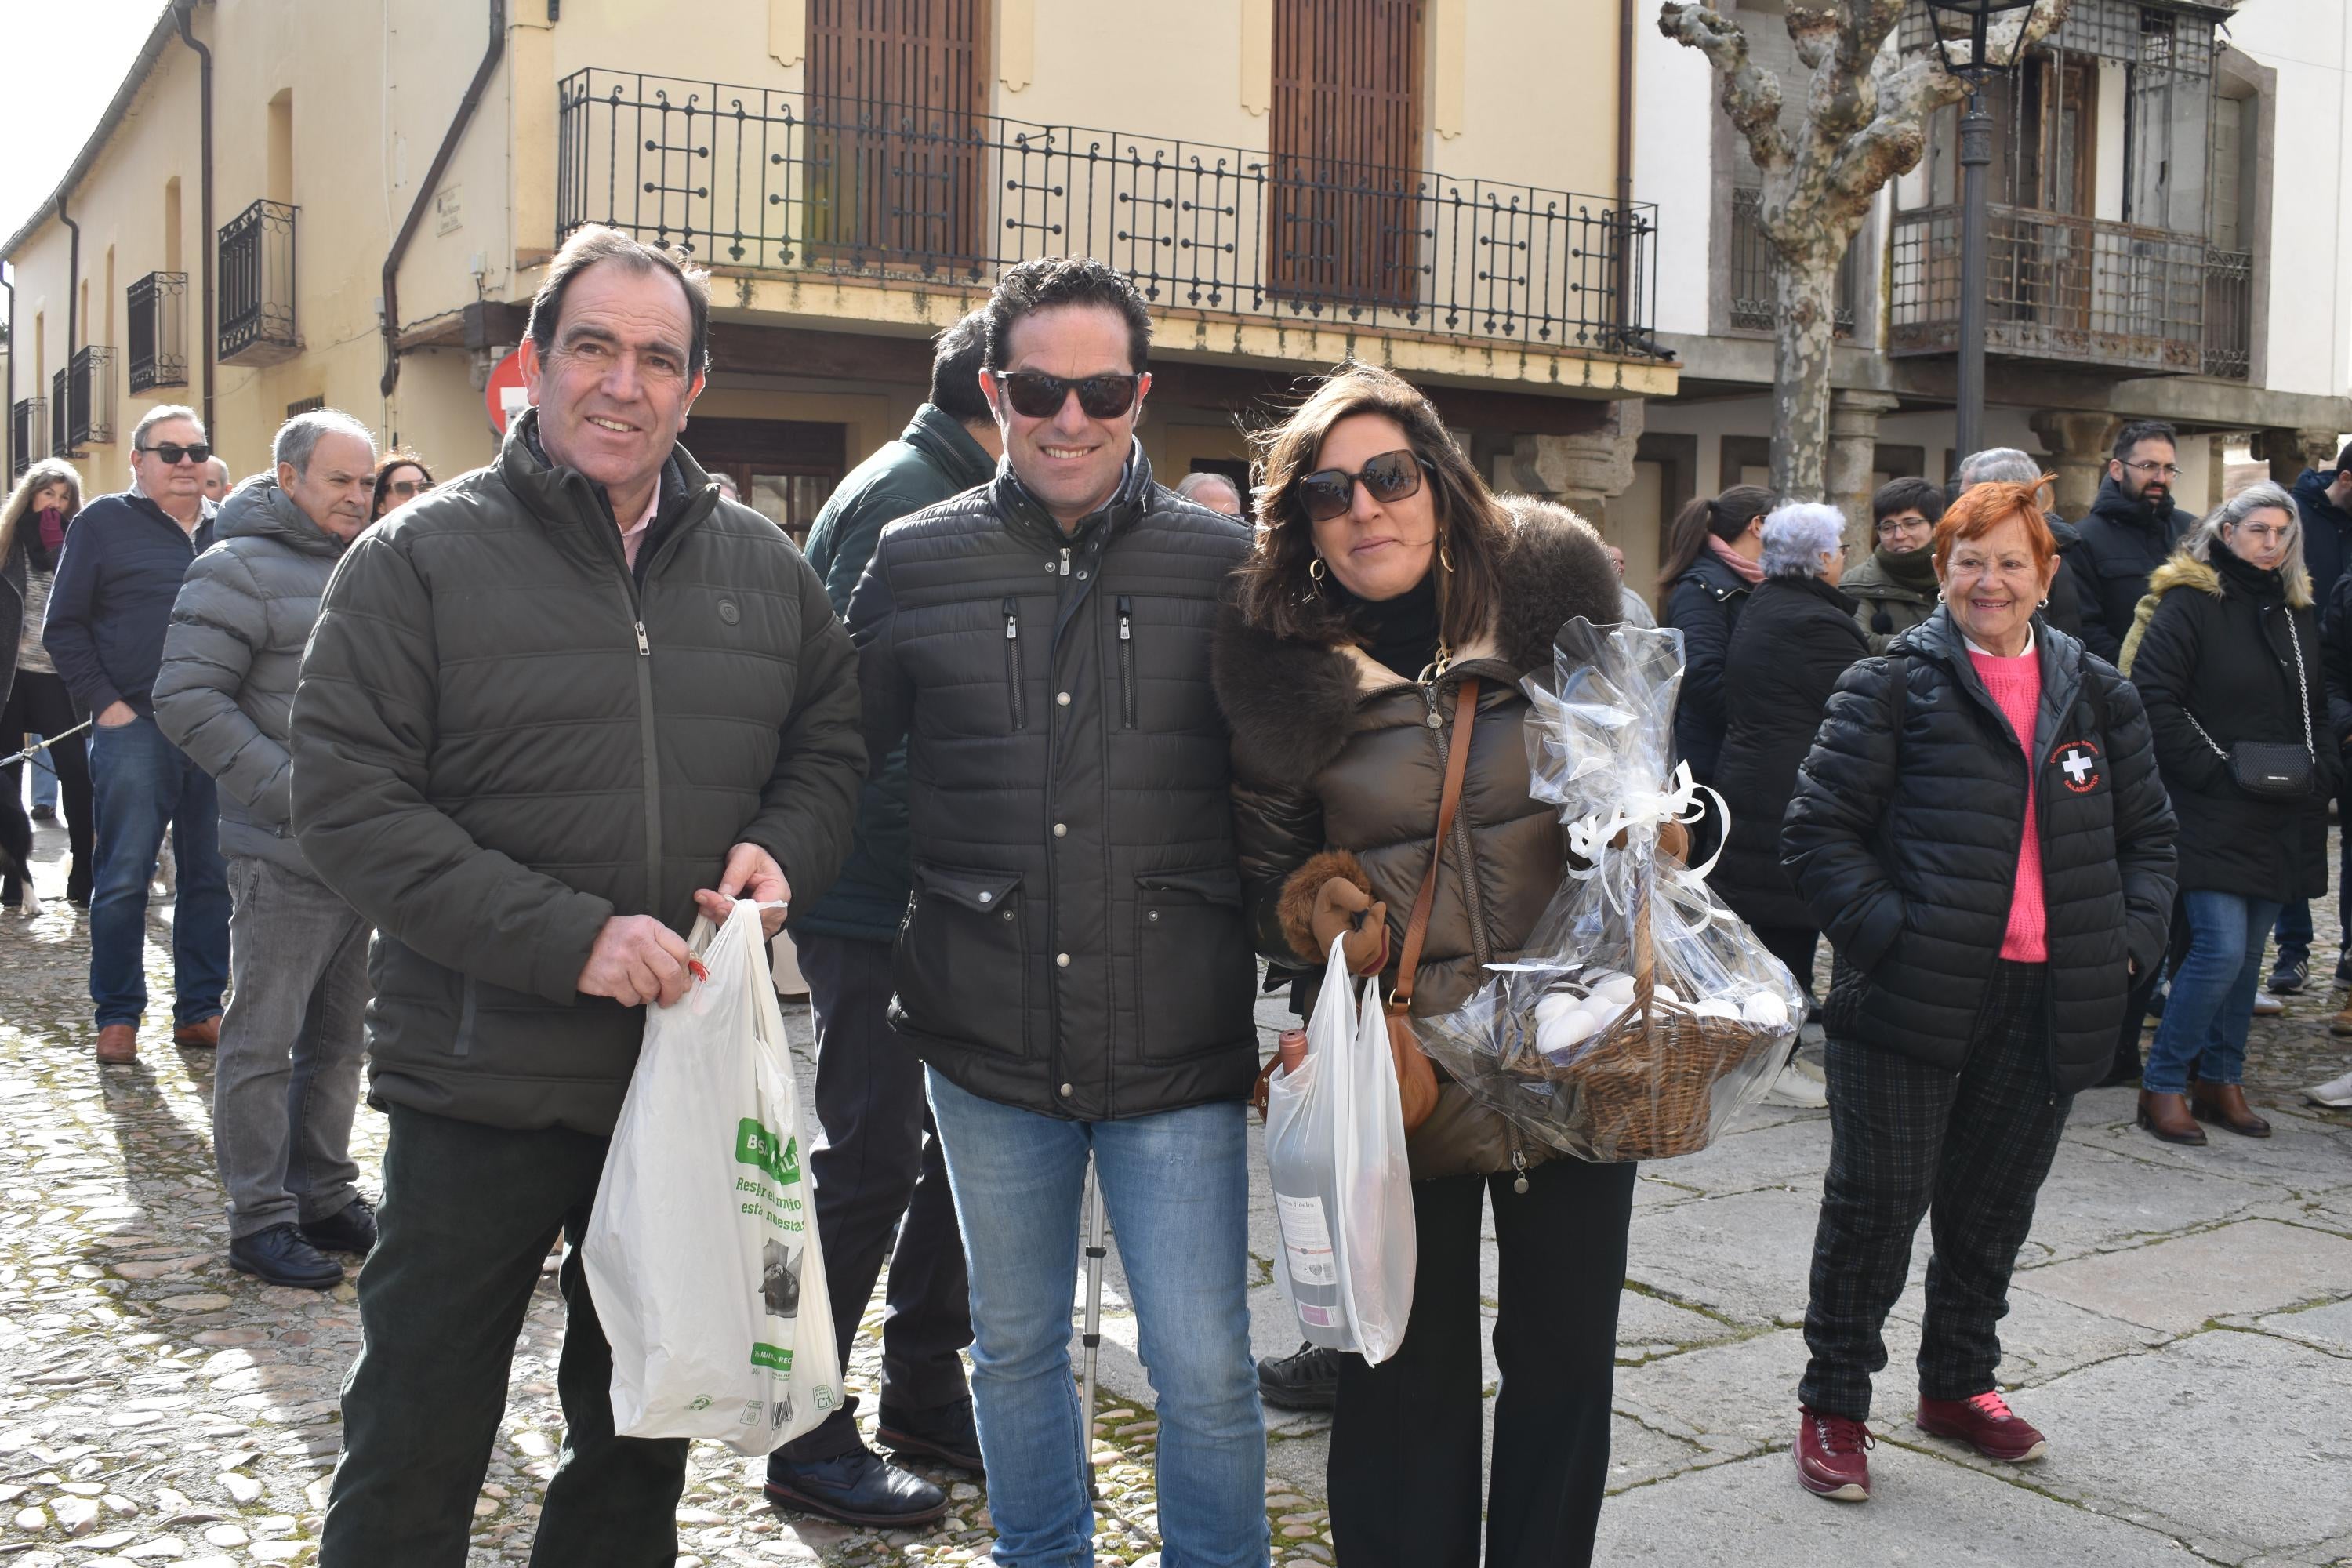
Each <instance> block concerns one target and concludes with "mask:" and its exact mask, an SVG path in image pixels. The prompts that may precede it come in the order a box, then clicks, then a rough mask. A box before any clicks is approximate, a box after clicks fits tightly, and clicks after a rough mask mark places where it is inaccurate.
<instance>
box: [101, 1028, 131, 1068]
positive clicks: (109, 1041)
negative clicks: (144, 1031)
mask: <svg viewBox="0 0 2352 1568" xmlns="http://www.w3.org/2000/svg"><path fill="white" fill-rule="evenodd" d="M98 1059H99V1061H100V1064H101V1065H103V1066H108V1067H120V1066H121V1065H122V1064H123V1063H124V1062H135V1061H137V1060H138V1059H139V1026H137V1025H136V1024H109V1025H107V1026H106V1027H104V1028H102V1029H100V1031H99V1032H98Z"/></svg>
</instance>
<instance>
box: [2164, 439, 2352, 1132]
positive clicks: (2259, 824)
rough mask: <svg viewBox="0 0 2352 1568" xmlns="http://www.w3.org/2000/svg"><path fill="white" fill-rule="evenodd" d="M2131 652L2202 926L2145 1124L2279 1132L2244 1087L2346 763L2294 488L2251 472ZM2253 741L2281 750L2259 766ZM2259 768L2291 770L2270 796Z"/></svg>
mask: <svg viewBox="0 0 2352 1568" xmlns="http://www.w3.org/2000/svg"><path fill="white" fill-rule="evenodd" d="M2123 652H2124V664H2123V667H2124V669H2125V671H2126V673H2127V674H2129V675H2130V677H2131V679H2132V683H2133V684H2134V685H2135V686H2137V688H2138V689H2139V692H2140V697H2141V699H2142V700H2144V701H2145V702H2146V703H2147V716H2148V724H2149V727H2150V728H2151V729H2152V730H2153V731H2154V732H2155V735H2156V749H2157V756H2158V760H2159V761H2160V762H2161V763H2162V765H2163V769H2164V783H2165V787H2166V789H2167V790H2168V791H2169V792H2170V793H2171V796H2172V805H2173V809H2174V810H2175V811H2176V812H2178V813H2179V817H2180V889H2181V904H2182V909H2183V912H2184V914H2185V916H2186V918H2187V921H2188V927H2189V951H2188V953H2187V955H2186V956H2185V957H2184V958H2183V959H2182V960H2181V961H2180V962H2179V963H2178V964H2177V965H2176V966H2175V967H2174V969H2173V973H2172V991H2171V994H2170V995H2169V996H2168V998H2167V999H2166V1002H2165V1005H2164V1022H2163V1023H2162V1024H2161V1025H2160V1026H2158V1029H2157V1033H2156V1039H2155V1042H2154V1043H2153V1044H2152V1045H2151V1046H2150V1047H2148V1053H2147V1068H2146V1069H2145V1070H2144V1071H2143V1072H2142V1074H2141V1079H2140V1083H2141V1089H2140V1097H2139V1122H2140V1125H2141V1126H2142V1127H2145V1128H2147V1130H2148V1131H2151V1132H2153V1133H2155V1134H2156V1135H2157V1136H2158V1138H2161V1139H2164V1140H2165V1141H2167V1142H2174V1143H2202V1142H2205V1134H2204V1131H2203V1130H2202V1129H2200V1127H2199V1126H2198V1125H2197V1122H2198V1121H2200V1120H2202V1121H2217V1122H2219V1123H2221V1125H2222V1126H2224V1127H2227V1128H2228V1129H2229V1130H2230V1131H2232V1132H2237V1133H2240V1134H2242V1135H2244V1136H2246V1137H2250V1138H2264V1137H2268V1136H2269V1135H2270V1123H2269V1122H2267V1121H2263V1119H2262V1118H2261V1117H2260V1116H2257V1115H2255V1114H2254V1112H2253V1111H2252V1109H2251V1108H2249V1107H2248V1106H2247V1104H2246V1096H2245V1090H2244V1089H2242V1088H2241V1087H2240V1079H2241V1077H2242V1074H2243V1072H2244V1068H2245V1056H2246V1026H2247V1024H2248V1023H2249V1022H2250V1021H2251V1019H2252V1016H2253V1005H2254V990H2255V986H2256V984H2258V983H2259V982H2260V980H2261V978H2262V962H2263V938H2264V936H2265V935H2266V933H2268V931H2270V929H2271V926H2272V924H2273V922H2274V921H2276V920H2277V919H2278V914H2279V907H2280V904H2281V902H2282V901H2283V900H2286V899H2290V898H2306V899H2308V898H2316V897H2318V896H2319V895H2320V894H2322V893H2325V892H2326V890H2327V801H2328V797H2329V796H2331V795H2334V794H2335V793H2336V784H2337V782H2338V780H2339V779H2340V778H2341V776H2342V771H2343V770H2342V762H2341V759H2340V756H2339V753H2338V750H2337V748H2336V745H2335V744H2333V743H2332V742H2331V743H2329V744H2326V745H2322V744H2321V743H2320V742H2321V741H2322V740H2324V739H2328V738H2329V737H2330V721H2329V718H2328V710H2327V694H2326V687H2325V684H2324V681H2323V675H2322V672H2323V665H2322V662H2321V652H2320V645H2319V628H2318V624H2317V620H2316V618H2315V616H2314V615H2313V613H2312V605H2311V578H2310V575H2309V574H2307V573H2306V572H2305V570H2304V566H2303V551H2302V523H2301V521H2299V520H2298V518H2297V517H2296V514H2295V510H2294V500H2293V498H2292V497H2290V496H2289V495H2288V494H2287V493H2286V491H2284V489H2280V488H2279V487H2278V486H2277V485H2274V484H2270V483H2267V482H2265V483H2263V484H2258V485H2252V486H2250V487H2249V488H2247V489H2245V490H2243V491H2242V492H2240V493H2239V494H2238V495H2236V496H2234V497H2232V498H2231V499H2230V500H2228V501H2225V502H2224V503H2222V505H2221V507H2220V509H2219V510H2216V511H2214V513H2213V514H2212V515H2211V516H2210V517H2209V518H2207V519H2206V520H2205V521H2203V522H2202V523H2200V524H2199V526H2198V528H2197V531H2196V532H2194V533H2193V534H2191V535H2190V536H2189V542H2187V543H2186V544H2185V545H2183V546H2182V547H2181V550H2180V552H2179V553H2178V554H2176V555H2175V556H2174V557H2173V558H2172V559H2171V560H2169V561H2168V562H2166V563H2164V565H2163V566H2161V567H2159V568H2158V570H2157V572H2156V573H2155V574H2154V575H2152V576H2151V577H2150V578H2149V579H2148V596H2147V602H2146V603H2145V604H2143V605H2141V606H2140V609H2139V615H2138V621H2137V625H2135V626H2134V627H2133V628H2132V634H2131V636H2130V637H2129V638H2127V639H2126V642H2125V645H2124V650H2123ZM2241 746H2264V747H2267V748H2269V750H2270V752H2271V753H2272V754H2271V755H2270V756H2269V757H2268V758H2267V760H2264V761H2263V763H2262V766H2261V767H2260V768H2259V770H2253V769H2252V761H2253V759H2251V758H2249V757H2246V756H2243V755H2240V754H2238V749H2239V748H2240V747H2241ZM2250 773H2252V774H2258V776H2261V777H2267V778H2277V779H2281V780H2284V781H2288V782H2286V783H2283V784H2277V785H2274V786H2266V787H2264V788H2263V790H2262V793H2260V794H2257V793H2255V792H2254V791H2252V790H2250V789H2248V788H2247V787H2245V784H2244V783H2243V782H2242V780H2245V779H2247V778H2248V777H2249V776H2250ZM2192 1069H2193V1080H2192ZM2192 1097H2193V1100H2192Z"/></svg>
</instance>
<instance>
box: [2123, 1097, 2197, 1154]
mask: <svg viewBox="0 0 2352 1568" xmlns="http://www.w3.org/2000/svg"><path fill="white" fill-rule="evenodd" d="M2139 1124H2140V1125H2141V1126H2142V1127H2145V1128H2147V1130H2148V1131H2150V1132H2153V1133H2155V1134H2156V1135H2157V1136H2158V1138H2161V1139H2163V1140H2164V1141H2165V1142H2168V1143H2188V1144H2192V1145H2196V1146H2198V1147H2202V1146H2203V1145H2204V1142H2205V1129H2203V1128H2202V1127H2200V1126H2198V1125H2197V1118H2195V1117H2194V1116H2191V1115H2190V1114H2189V1097H2188V1096H2187V1095H2185V1094H2155V1093H2151V1092H2150V1091H2148V1090H2147V1089H2141V1090H2140V1091H2139Z"/></svg>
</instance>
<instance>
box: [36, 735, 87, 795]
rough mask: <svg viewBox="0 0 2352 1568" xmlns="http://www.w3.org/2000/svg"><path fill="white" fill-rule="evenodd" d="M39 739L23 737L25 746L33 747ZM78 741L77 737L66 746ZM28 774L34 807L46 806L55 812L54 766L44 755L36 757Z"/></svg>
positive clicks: (55, 779) (38, 737)
mask: <svg viewBox="0 0 2352 1568" xmlns="http://www.w3.org/2000/svg"><path fill="white" fill-rule="evenodd" d="M41 739H42V737H41V736H39V735H27V736H26V737H25V744H26V745H28V746H29V745H33V744H35V743H37V742H39V741H40V740H41ZM78 741H79V737H77V738H76V740H75V741H68V742H66V744H68V745H73V744H76V743H78ZM30 772H31V773H32V775H33V804H34V805H36V806H43V805H46V806H47V807H48V808H49V809H50V810H51V811H55V810H56V809H57V808H58V770H57V766H56V764H54V763H51V762H50V761H49V759H48V758H47V756H46V755H43V756H37V757H35V758H34V759H33V765H32V768H31V769H30Z"/></svg>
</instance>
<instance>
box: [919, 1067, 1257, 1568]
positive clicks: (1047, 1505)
mask: <svg viewBox="0 0 2352 1568" xmlns="http://www.w3.org/2000/svg"><path fill="white" fill-rule="evenodd" d="M928 1077H929V1085H930V1099H931V1116H932V1120H933V1121H934V1122H935V1123H936V1125H937V1126H938V1128H939V1133H940V1147H941V1148H942V1149H944V1150H945V1151H946V1152H947V1162H948V1182H949V1184H950V1187H951V1188H952V1189H953V1191H954V1193H955V1200H956V1215H957V1217H958V1219H959V1220H960V1221H961V1224H962V1227H963V1246H964V1257H965V1259H966V1262H967V1264H968V1265H969V1268H970V1273H971V1328H972V1344H971V1364H972V1374H971V1394H972V1413H973V1415H974V1416H975V1418H976V1419H977V1420H978V1423H979V1426H980V1451H981V1457H982V1458H983V1459H984V1460H986V1461H987V1465H988V1507H989V1512H990V1513H991V1514H992V1516H993V1518H994V1520H995V1523H996V1556H995V1561H996V1562H997V1563H1001V1564H1003V1568H1085V1565H1086V1564H1088V1563H1092V1562H1093V1561H1094V1514H1093V1510H1091V1509H1090V1508H1089V1507H1088V1505H1087V1484H1086V1467H1087V1453H1088V1451H1089V1449H1090V1447H1091V1445H1090V1444H1089V1443H1088V1442H1087V1440H1086V1439H1085V1438H1084V1437H1083V1436H1081V1435H1080V1433H1079V1430H1078V1399H1077V1389H1076V1385H1075V1384H1074V1383H1073V1382H1072V1380H1071V1375H1070V1305H1071V1301H1072V1300H1073V1298H1074V1297H1075V1295H1076V1289H1077V1278H1078V1226H1079V1223H1080V1217H1081V1216H1080V1215H1079V1201H1080V1197H1081V1194H1082V1193H1083V1192H1084V1189H1085V1184H1086V1171H1087V1149H1088V1147H1089V1146H1091V1147H1092V1148H1093V1150H1094V1154H1095V1163H1096V1168H1097V1172H1098V1173H1099V1176H1100V1180H1101V1183H1102V1192H1103V1201H1104V1205H1105V1206H1106V1208H1107V1210H1108V1214H1109V1216H1110V1227H1111V1230H1112V1232H1113V1233H1114V1234H1115V1235H1116V1236H1117V1237H1118V1256H1119V1259H1120V1261H1121V1262H1122V1263H1124V1264H1125V1265H1126V1268H1127V1283H1128V1288H1129V1291H1130V1293H1131V1294H1132V1295H1133V1297H1134V1301H1135V1311H1136V1316H1137V1318H1138V1319H1139V1329H1140V1338H1139V1342H1138V1348H1139V1351H1140V1353H1141V1355H1142V1359H1143V1364H1144V1368H1145V1370H1146V1372H1148V1373H1150V1378H1151V1386H1152V1389H1153V1391H1154V1393H1155V1394H1157V1395H1158V1396H1159V1399H1158V1411H1159V1416H1160V1454H1159V1497H1160V1542H1161V1546H1160V1561H1161V1563H1163V1564H1164V1565H1165V1568H1265V1563H1266V1559H1267V1548H1268V1541H1267V1536H1266V1522H1265V1417H1264V1415H1262V1414H1261V1413H1260V1411H1259V1408H1258V1401H1257V1371H1256V1367H1255V1364H1254V1363H1252V1361H1251V1359H1250V1342H1249V1300H1248V1268H1249V1225H1248V1197H1249V1153H1248V1145H1247V1143H1246V1142H1245V1140H1244V1136H1243V1121H1242V1118H1243V1115H1244V1110H1243V1107H1242V1105H1241V1103H1240V1102H1239V1101H1237V1100H1236V1101H1229V1102H1224V1103H1220V1104H1215V1105H1195V1106H1190V1107H1187V1108H1186V1109H1184V1110H1171V1111H1165V1112H1162V1113H1161V1114H1160V1115H1157V1116H1139V1117H1134V1118H1131V1119H1129V1120H1127V1121H1096V1122H1084V1121H1057V1120H1056V1119H1055V1118H1053V1117H1050V1116H1040V1115H1037V1114H1035V1113H1034V1112H1033V1111H1027V1110H1015V1109H1013V1107H1011V1106H1008V1105H999V1104H997V1103H995V1102H994V1101H992V1100H982V1099H980V1098H978V1097H977V1096H975V1095H971V1094H967V1093H965V1092H964V1091H963V1090H962V1089H958V1088H956V1087H955V1085H953V1084H951V1083H950V1082H949V1081H948V1080H947V1079H944V1078H942V1077H940V1075H939V1074H938V1073H936V1072H933V1073H930V1074H929V1075H928Z"/></svg>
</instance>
